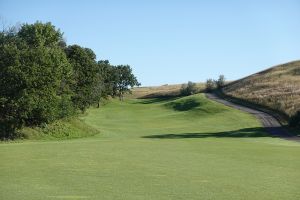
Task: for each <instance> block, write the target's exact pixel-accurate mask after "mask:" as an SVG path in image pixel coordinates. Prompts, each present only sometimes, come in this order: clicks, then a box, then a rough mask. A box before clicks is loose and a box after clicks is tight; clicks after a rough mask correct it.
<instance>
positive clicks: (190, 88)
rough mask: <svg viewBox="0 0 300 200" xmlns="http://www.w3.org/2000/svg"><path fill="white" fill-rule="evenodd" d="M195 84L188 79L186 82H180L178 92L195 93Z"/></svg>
mask: <svg viewBox="0 0 300 200" xmlns="http://www.w3.org/2000/svg"><path fill="white" fill-rule="evenodd" d="M197 91H198V90H197V85H196V83H193V82H191V81H189V82H188V83H187V84H182V85H181V89H180V94H181V95H182V96H188V95H192V94H196V93H197Z"/></svg>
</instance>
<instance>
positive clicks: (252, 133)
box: [142, 127, 280, 139]
mask: <svg viewBox="0 0 300 200" xmlns="http://www.w3.org/2000/svg"><path fill="white" fill-rule="evenodd" d="M278 128H280V127H278ZM225 137H229V138H250V137H278V136H276V135H270V134H268V133H267V132H266V129H265V128H262V127H257V128H245V129H240V130H234V131H224V132H215V133H180V134H160V135H148V136H144V137H142V138H148V139H185V138H225Z"/></svg>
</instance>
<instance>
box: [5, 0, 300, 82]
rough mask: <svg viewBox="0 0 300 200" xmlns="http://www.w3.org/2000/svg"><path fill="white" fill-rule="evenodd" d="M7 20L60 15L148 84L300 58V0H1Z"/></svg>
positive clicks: (71, 34) (68, 31)
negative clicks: (128, 66)
mask: <svg viewBox="0 0 300 200" xmlns="http://www.w3.org/2000/svg"><path fill="white" fill-rule="evenodd" d="M0 16H1V21H2V23H3V22H4V23H5V24H6V25H14V24H15V23H24V22H27V23H33V22H35V21H36V20H40V21H42V22H48V21H50V22H52V23H53V24H54V25H55V26H56V27H58V28H60V29H61V30H62V31H63V32H64V37H65V38H66V41H67V43H68V44H79V45H81V46H84V47H89V48H91V49H93V50H94V51H95V53H96V55H97V59H99V60H103V59H108V60H110V62H111V63H112V64H129V65H131V67H132V68H133V71H134V73H135V74H136V75H137V77H138V79H139V81H140V82H141V83H142V85H161V84H167V83H168V84H172V83H183V82H187V81H189V80H190V81H194V82H201V81H205V80H206V79H207V78H217V77H218V75H219V74H224V75H225V77H226V78H227V79H230V80H234V79H238V78H241V77H243V76H246V75H249V74H251V73H255V72H257V71H259V70H262V69H265V68H267V67H271V66H273V65H276V64H280V63H284V62H288V61H292V60H298V59H300V0H278V1H277V0H269V1H268V0H251V1H249V0H248V1H246V0H245V1H243V0H226V1H224V0H206V1H204V0H203V1H202V0H123V1H121V0H98V1H96V0H95V1H92V0H82V1H79V0H73V1H71V0H69V1H67V0H65V1H63V0H48V1H45V0H44V1H42V0H20V1H16V0H0Z"/></svg>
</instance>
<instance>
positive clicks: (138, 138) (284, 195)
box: [0, 95, 300, 200]
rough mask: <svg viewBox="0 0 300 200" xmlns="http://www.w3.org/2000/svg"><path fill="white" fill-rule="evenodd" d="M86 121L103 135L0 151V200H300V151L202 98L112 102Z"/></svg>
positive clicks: (242, 115) (6, 146) (91, 113)
mask: <svg viewBox="0 0 300 200" xmlns="http://www.w3.org/2000/svg"><path fill="white" fill-rule="evenodd" d="M82 120H84V122H85V123H87V124H88V125H90V126H93V127H94V128H96V129H99V130H101V134H98V135H96V136H94V137H90V138H81V139H77V140H63V141H57V142H55V141H48V142H47V141H44V142H38V141H35V142H31V141H28V142H23V143H16V144H1V145H0V157H1V163H0V185H1V187H0V199H10V200H14V199H22V200H26V199H130V200H133V199H230V200H233V199H272V200H273V199H299V198H300V192H299V187H298V186H299V185H300V160H299V159H298V158H299V153H300V148H299V147H300V145H299V144H298V143H295V142H290V141H285V140H281V139H278V138H271V137H261V136H264V135H265V133H264V131H263V130H261V128H260V124H259V123H258V121H257V120H256V119H255V118H253V117H252V116H250V115H248V114H245V113H242V112H240V111H237V110H233V109H231V108H227V107H224V106H223V105H220V104H218V103H215V102H210V101H208V100H207V99H205V98H204V96H203V95H195V96H193V97H185V98H181V99H173V100H170V99H169V100H167V99H152V100H151V99H149V100H128V101H127V102H124V103H121V102H118V101H113V102H111V103H109V104H107V105H105V106H104V107H102V109H91V110H90V111H89V114H88V115H87V116H85V117H83V119H82ZM243 134H246V135H248V136H253V137H246V138H245V137H241V136H242V135H243Z"/></svg>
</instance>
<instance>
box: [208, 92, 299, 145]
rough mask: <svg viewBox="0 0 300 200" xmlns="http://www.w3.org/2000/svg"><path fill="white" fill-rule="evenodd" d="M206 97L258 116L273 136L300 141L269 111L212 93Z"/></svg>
mask: <svg viewBox="0 0 300 200" xmlns="http://www.w3.org/2000/svg"><path fill="white" fill-rule="evenodd" d="M206 97H207V98H209V99H211V100H213V101H216V102H219V103H222V104H224V105H226V106H229V107H232V108H236V109H238V110H241V111H244V112H247V113H250V114H252V115H254V116H255V117H256V118H258V119H259V120H260V121H261V123H262V125H263V126H264V127H265V128H266V130H267V131H268V132H269V133H270V134H271V135H273V136H277V137H281V138H284V139H287V140H294V141H298V142H300V138H299V137H297V136H292V135H291V134H290V133H289V132H288V131H287V130H285V129H284V128H283V127H282V126H281V124H280V123H279V122H278V120H277V119H276V118H275V117H273V116H272V115H270V114H268V113H265V112H262V111H259V110H255V109H252V108H248V107H246V106H242V105H238V104H236V103H232V102H230V101H226V100H224V99H222V98H220V97H218V96H217V95H215V94H212V93H206Z"/></svg>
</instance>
